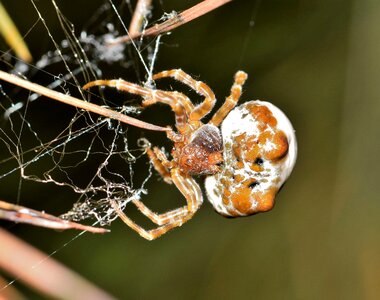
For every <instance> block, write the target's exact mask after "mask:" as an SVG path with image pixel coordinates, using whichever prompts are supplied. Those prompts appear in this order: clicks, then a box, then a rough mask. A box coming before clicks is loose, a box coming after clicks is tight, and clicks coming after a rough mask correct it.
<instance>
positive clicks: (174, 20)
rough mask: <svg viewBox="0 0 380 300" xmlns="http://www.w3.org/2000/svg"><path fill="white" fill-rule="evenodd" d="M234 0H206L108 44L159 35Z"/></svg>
mask: <svg viewBox="0 0 380 300" xmlns="http://www.w3.org/2000/svg"><path fill="white" fill-rule="evenodd" d="M231 1H232V0H205V1H202V2H201V3H198V4H196V5H194V6H193V7H191V8H189V9H187V10H185V11H183V12H181V13H180V14H175V15H173V16H172V17H171V18H169V19H168V20H166V21H165V22H163V23H160V24H157V25H154V26H152V27H149V28H148V29H146V30H144V31H143V32H141V33H139V32H129V34H128V35H125V36H121V37H119V38H116V39H113V40H110V41H107V44H109V45H110V46H111V45H115V44H119V43H125V42H128V41H130V40H132V39H136V38H139V37H141V36H151V35H159V34H162V33H165V32H168V31H170V30H173V29H175V28H177V27H179V26H181V25H183V24H186V23H188V22H190V21H192V20H194V19H196V18H198V17H200V16H202V15H204V14H207V13H208V12H210V11H212V10H214V9H216V8H218V7H219V6H222V5H224V4H226V3H228V2H231Z"/></svg>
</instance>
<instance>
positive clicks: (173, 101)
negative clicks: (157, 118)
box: [142, 90, 194, 130]
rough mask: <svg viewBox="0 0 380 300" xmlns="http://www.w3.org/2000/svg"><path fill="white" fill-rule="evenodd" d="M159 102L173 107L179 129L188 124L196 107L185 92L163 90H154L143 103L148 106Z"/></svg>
mask: <svg viewBox="0 0 380 300" xmlns="http://www.w3.org/2000/svg"><path fill="white" fill-rule="evenodd" d="M157 102H161V103H164V104H167V105H169V106H170V107H171V109H172V110H173V112H174V114H175V122H176V126H177V128H178V129H179V130H180V129H181V128H184V127H185V126H186V124H187V119H188V116H189V115H190V113H191V112H192V111H193V109H194V105H193V104H192V103H191V101H190V99H189V98H188V97H187V96H185V95H184V94H182V93H178V92H168V91H161V90H153V91H152V97H149V98H148V97H145V99H144V101H143V103H142V105H143V106H145V107H146V106H149V105H152V104H155V103H157Z"/></svg>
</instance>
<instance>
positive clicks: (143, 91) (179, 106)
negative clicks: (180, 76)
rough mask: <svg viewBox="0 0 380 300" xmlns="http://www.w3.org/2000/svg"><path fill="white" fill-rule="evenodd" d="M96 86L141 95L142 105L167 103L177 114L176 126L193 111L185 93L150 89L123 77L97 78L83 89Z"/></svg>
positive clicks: (185, 120)
mask: <svg viewBox="0 0 380 300" xmlns="http://www.w3.org/2000/svg"><path fill="white" fill-rule="evenodd" d="M94 86H108V87H114V88H116V89H117V90H119V91H123V92H127V93H130V94H135V95H140V96H142V97H143V98H144V100H143V103H142V105H143V106H149V105H152V104H155V103H157V102H161V103H164V104H167V105H169V106H170V107H171V109H172V110H173V111H174V113H175V116H176V126H177V127H178V128H182V127H184V126H185V125H186V123H187V118H188V115H189V114H190V113H191V112H192V111H193V109H194V106H193V104H192V103H191V101H190V99H189V98H188V97H186V96H185V95H184V94H181V93H178V92H167V91H161V90H155V89H150V88H147V87H143V86H140V85H138V84H134V83H131V82H128V81H125V80H122V79H110V80H103V79H101V80H95V81H91V82H89V83H87V84H85V85H84V86H83V89H85V90H86V89H89V88H91V87H94Z"/></svg>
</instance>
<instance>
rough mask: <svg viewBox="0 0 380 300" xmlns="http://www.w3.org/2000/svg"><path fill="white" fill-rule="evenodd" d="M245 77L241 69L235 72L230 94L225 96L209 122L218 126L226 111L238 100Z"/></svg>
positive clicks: (226, 113)
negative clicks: (224, 99)
mask: <svg viewBox="0 0 380 300" xmlns="http://www.w3.org/2000/svg"><path fill="white" fill-rule="evenodd" d="M247 77H248V75H247V73H245V72H243V71H238V72H236V74H235V81H234V83H233V85H232V87H231V93H230V95H229V96H228V97H227V98H226V101H225V102H224V103H223V105H222V106H221V107H220V108H219V109H218V110H217V112H216V113H215V114H214V115H213V117H212V118H211V120H210V122H209V124H212V125H215V126H219V125H220V123H222V121H223V120H224V118H225V117H226V116H227V115H228V113H229V112H230V111H231V110H232V109H233V108H234V107H235V106H236V103H237V102H238V101H239V99H240V96H241V93H242V86H243V84H244V82H245V81H246V80H247Z"/></svg>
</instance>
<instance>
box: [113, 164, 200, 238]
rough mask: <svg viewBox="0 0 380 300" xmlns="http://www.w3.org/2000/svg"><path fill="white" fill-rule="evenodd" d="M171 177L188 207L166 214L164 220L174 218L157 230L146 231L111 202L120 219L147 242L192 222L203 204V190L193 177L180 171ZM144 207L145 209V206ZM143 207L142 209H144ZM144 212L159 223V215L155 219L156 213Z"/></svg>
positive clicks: (172, 172)
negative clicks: (169, 216)
mask: <svg viewBox="0 0 380 300" xmlns="http://www.w3.org/2000/svg"><path fill="white" fill-rule="evenodd" d="M171 177H172V179H173V182H174V184H175V185H176V187H177V188H178V190H179V191H180V192H181V193H182V195H183V196H184V197H185V199H186V201H187V205H186V206H185V207H182V208H179V209H178V208H177V209H174V210H172V211H169V212H167V213H164V214H163V215H164V217H163V219H164V220H165V218H166V217H167V216H168V215H167V214H169V215H170V214H172V218H167V219H166V220H165V221H166V222H167V223H166V224H164V225H161V226H159V227H157V228H155V229H151V230H145V229H144V228H142V227H141V226H139V225H137V224H136V223H135V222H133V221H132V220H131V219H130V218H129V217H128V216H127V215H126V214H125V213H124V212H123V211H122V210H121V209H120V207H119V205H118V203H117V202H116V201H115V200H111V205H112V206H113V208H114V209H115V211H116V213H117V214H118V216H119V217H120V219H121V220H122V221H123V222H124V223H125V224H127V225H128V226H129V227H130V228H132V229H133V230H135V231H136V232H137V233H138V234H140V235H141V236H142V237H143V238H145V239H147V240H154V239H156V238H158V237H160V236H161V235H163V234H165V233H166V232H168V231H169V230H171V229H173V228H175V227H179V226H181V225H182V224H183V223H185V222H187V221H188V220H190V219H191V218H192V217H193V215H194V214H195V212H196V211H197V210H198V209H199V207H200V206H201V204H202V202H203V198H202V192H201V189H200V187H199V186H198V184H197V183H196V181H195V180H194V179H193V178H192V177H190V176H184V175H182V174H181V173H180V171H179V170H178V169H172V170H171ZM143 206H144V207H145V205H143ZM143 206H141V207H142V208H143ZM143 210H144V209H143ZM143 210H141V212H143V213H144V212H145V213H144V214H149V216H150V217H151V218H152V219H155V220H156V221H157V222H159V220H160V215H159V214H156V216H154V217H153V216H152V215H154V214H155V213H153V212H152V211H151V210H149V209H147V210H144V211H143Z"/></svg>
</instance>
